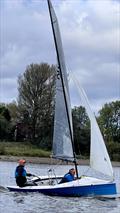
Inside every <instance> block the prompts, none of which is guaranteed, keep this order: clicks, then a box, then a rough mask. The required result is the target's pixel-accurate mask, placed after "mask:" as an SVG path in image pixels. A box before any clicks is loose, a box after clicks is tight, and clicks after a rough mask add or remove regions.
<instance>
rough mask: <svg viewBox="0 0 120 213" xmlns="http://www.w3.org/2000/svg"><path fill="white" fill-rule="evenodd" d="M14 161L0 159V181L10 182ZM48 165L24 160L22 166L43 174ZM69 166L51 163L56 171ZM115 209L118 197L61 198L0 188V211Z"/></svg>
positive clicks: (119, 175)
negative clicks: (24, 162) (26, 162)
mask: <svg viewBox="0 0 120 213" xmlns="http://www.w3.org/2000/svg"><path fill="white" fill-rule="evenodd" d="M16 166H17V164H16V163H15V162H2V161H1V162H0V185H2V186H6V185H14V184H15V179H14V170H15V168H16ZM49 168H50V167H49V165H39V164H38V165H37V164H26V169H27V171H28V172H31V173H33V174H36V175H46V174H47V170H48V169H49ZM69 168H70V166H68V165H67V166H65V165H64V166H63V165H60V166H54V169H55V171H56V174H58V175H61V174H64V173H66V172H67V171H68V169H69ZM79 170H80V171H79V172H81V173H82V174H83V173H84V172H85V171H87V170H88V167H87V166H80V167H79ZM114 173H115V179H116V183H117V191H118V193H120V167H114ZM62 212H63V213H70V212H72V213H78V212H79V213H81V212H85V213H92V212H94V213H101V212H102V213H107V212H111V213H119V212H120V199H119V198H117V199H115V200H114V199H97V198H85V197H81V198H63V197H51V196H46V195H43V194H40V193H28V194H24V193H14V192H8V191H6V192H5V191H2V190H1V191H0V213H62Z"/></svg>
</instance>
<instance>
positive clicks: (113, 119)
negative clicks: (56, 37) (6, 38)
mask: <svg viewBox="0 0 120 213" xmlns="http://www.w3.org/2000/svg"><path fill="white" fill-rule="evenodd" d="M55 79H56V66H54V65H51V66H50V65H49V64H47V63H41V64H30V65H29V66H27V67H26V70H25V72H24V73H23V75H20V76H19V77H18V99H17V102H15V101H14V102H12V103H9V104H4V103H1V104H0V140H1V141H16V142H19V141H23V142H24V141H30V142H31V143H33V144H36V145H37V146H39V147H41V148H43V149H46V150H51V148H52V137H53V122H54V106H55ZM72 117H73V129H74V141H75V149H76V153H77V154H81V155H83V156H84V155H89V150H90V122H89V118H88V116H87V113H86V110H85V108H84V107H82V106H79V107H74V108H73V109H72ZM97 121H98V124H99V127H100V129H101V132H102V134H103V137H104V139H105V143H106V145H107V146H108V149H109V152H110V155H111V157H112V158H113V159H114V158H115V157H114V156H117V159H118V160H120V101H114V102H111V103H106V104H105V105H104V106H103V107H102V109H101V110H100V111H99V113H98V116H97Z"/></svg>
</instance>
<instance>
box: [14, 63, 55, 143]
mask: <svg viewBox="0 0 120 213" xmlns="http://www.w3.org/2000/svg"><path fill="white" fill-rule="evenodd" d="M55 69H56V67H55V66H53V65H52V66H49V65H48V64H46V63H41V64H31V65H29V66H28V67H27V68H26V70H25V72H24V74H23V75H22V76H19V79H18V91H19V98H18V104H19V111H20V120H21V121H22V122H23V123H24V124H26V125H28V126H29V128H30V132H31V135H30V134H29V136H28V137H29V138H32V141H36V140H38V139H39V142H40V141H42V140H43V138H44V139H45V138H47V137H48V138H49V140H50V137H51V122H52V120H53V107H54V101H53V97H54V86H55V83H54V82H55Z"/></svg>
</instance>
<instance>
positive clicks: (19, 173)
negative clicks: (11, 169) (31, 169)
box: [15, 165, 31, 187]
mask: <svg viewBox="0 0 120 213" xmlns="http://www.w3.org/2000/svg"><path fill="white" fill-rule="evenodd" d="M26 176H31V174H29V173H27V172H26V170H25V169H24V166H22V165H19V166H17V167H16V170H15V178H16V183H17V185H18V186H20V187H23V186H25V183H26V182H27V178H26Z"/></svg>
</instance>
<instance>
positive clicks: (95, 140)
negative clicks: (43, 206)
mask: <svg viewBox="0 0 120 213" xmlns="http://www.w3.org/2000/svg"><path fill="white" fill-rule="evenodd" d="M48 8H49V13H50V19H51V25H52V30H53V36H54V42H55V48H56V55H57V62H58V70H57V75H56V76H57V77H56V103H55V119H54V135H53V157H54V158H56V159H61V160H64V161H68V162H73V163H74V165H75V170H76V180H74V181H71V182H67V183H62V184H58V181H56V183H55V182H54V184H53V182H51V183H50V182H49V181H48V183H46V184H45V182H44V181H46V180H49V177H41V176H40V177H39V178H40V179H41V181H42V184H40V185H38V186H26V187H22V188H21V187H18V186H8V187H7V188H8V189H9V190H10V191H15V192H16V191H17V192H40V193H44V194H46V195H56V196H73V197H75V196H78V197H80V196H113V197H114V196H116V195H117V192H116V184H115V182H114V175H113V169H112V165H111V162H110V158H109V155H108V152H107V149H106V146H105V143H104V140H103V137H102V135H101V132H100V129H99V127H98V124H97V122H96V119H95V116H94V114H93V113H92V111H91V109H90V106H89V103H88V99H87V97H86V94H85V92H84V90H83V89H82V88H81V87H80V86H79V88H78V89H79V93H80V96H81V98H82V101H83V103H84V106H85V108H86V111H87V113H88V116H89V119H90V123H91V147H90V167H91V168H92V169H94V170H96V171H98V172H100V173H103V174H104V175H107V176H108V177H109V179H108V180H105V179H100V178H96V177H88V176H81V177H79V174H78V168H77V162H76V155H75V148H74V141H73V127H72V116H71V107H70V96H69V88H68V80H67V72H66V66H65V60H64V53H63V48H62V42H61V36H60V31H59V26H58V21H57V17H56V14H55V11H54V9H53V7H52V4H51V2H50V0H48ZM39 178H38V179H39ZM57 178H58V180H59V177H56V176H55V177H51V179H57ZM33 180H34V181H35V180H37V178H33Z"/></svg>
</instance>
